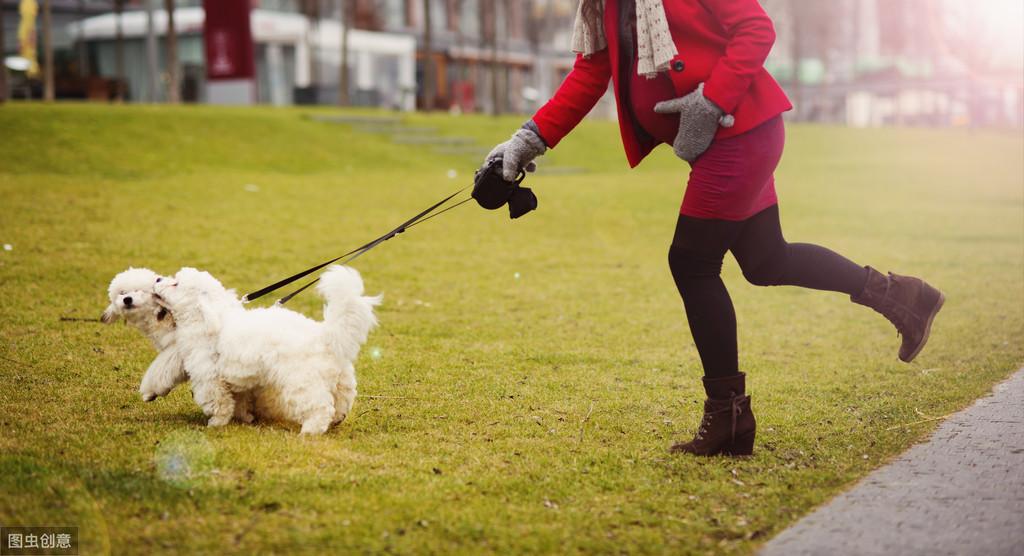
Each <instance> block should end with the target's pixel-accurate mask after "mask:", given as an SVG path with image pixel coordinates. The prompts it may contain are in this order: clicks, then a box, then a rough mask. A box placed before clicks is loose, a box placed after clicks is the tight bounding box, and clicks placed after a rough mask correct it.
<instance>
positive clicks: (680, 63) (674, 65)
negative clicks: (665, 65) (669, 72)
mask: <svg viewBox="0 0 1024 556" xmlns="http://www.w3.org/2000/svg"><path fill="white" fill-rule="evenodd" d="M672 69H674V70H676V71H683V70H684V69H686V64H685V63H683V61H682V60H676V61H674V62H672Z"/></svg>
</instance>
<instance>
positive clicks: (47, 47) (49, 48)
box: [43, 0, 56, 102]
mask: <svg viewBox="0 0 1024 556" xmlns="http://www.w3.org/2000/svg"><path fill="white" fill-rule="evenodd" d="M50 4H51V2H50V0H43V63H44V64H45V67H44V68H43V100H45V101H47V102H53V99H54V98H55V97H56V95H55V94H54V87H53V28H52V26H53V18H52V17H51V16H52V10H51V9H50Z"/></svg>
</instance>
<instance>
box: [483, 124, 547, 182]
mask: <svg viewBox="0 0 1024 556" xmlns="http://www.w3.org/2000/svg"><path fill="white" fill-rule="evenodd" d="M547 150H548V148H547V146H546V145H545V144H544V140H543V139H541V138H540V136H539V135H537V134H536V133H535V132H533V131H531V130H530V129H527V128H526V127H524V128H522V129H519V130H516V132H515V133H514V134H513V135H512V138H511V139H509V140H508V141H505V142H504V143H502V144H500V145H498V146H497V147H494V149H492V150H491V152H490V153H489V154H488V155H487V157H486V158H485V159H484V165H487V164H490V162H491V161H492V160H494V159H495V158H501V159H502V172H501V173H502V177H503V178H505V181H515V179H516V177H517V176H518V175H519V171H520V170H526V171H527V172H532V171H534V170H536V169H537V164H536V163H534V162H533V160H534V159H535V158H537V157H538V156H540V155H542V154H544V152H545V151H547Z"/></svg>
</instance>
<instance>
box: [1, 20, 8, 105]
mask: <svg viewBox="0 0 1024 556" xmlns="http://www.w3.org/2000/svg"><path fill="white" fill-rule="evenodd" d="M4 44H5V43H4V10H3V6H2V5H0V104H3V103H4V101H5V100H7V62H6V58H7V55H6V52H5V51H4Z"/></svg>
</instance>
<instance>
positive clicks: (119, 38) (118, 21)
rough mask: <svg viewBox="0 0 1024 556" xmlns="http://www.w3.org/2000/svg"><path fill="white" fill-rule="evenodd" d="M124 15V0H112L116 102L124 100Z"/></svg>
mask: <svg viewBox="0 0 1024 556" xmlns="http://www.w3.org/2000/svg"><path fill="white" fill-rule="evenodd" d="M122 15H124V0H114V18H115V21H114V67H115V72H116V76H115V77H116V79H117V95H116V97H115V98H116V99H117V102H124V89H125V83H124V29H123V27H122V18H121V16H122Z"/></svg>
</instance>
